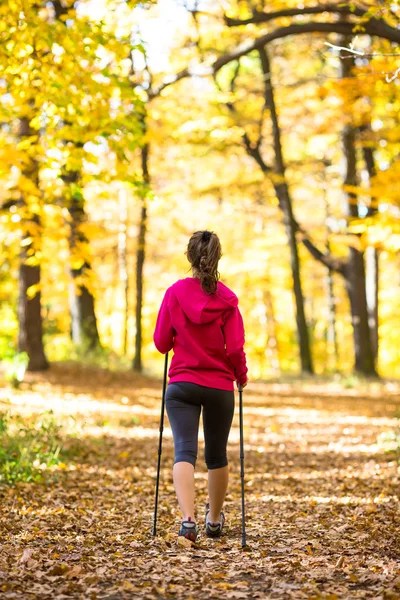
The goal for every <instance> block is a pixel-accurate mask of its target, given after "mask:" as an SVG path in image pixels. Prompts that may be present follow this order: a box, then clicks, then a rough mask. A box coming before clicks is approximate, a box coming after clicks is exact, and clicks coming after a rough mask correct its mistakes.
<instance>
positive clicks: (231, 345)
mask: <svg viewBox="0 0 400 600" xmlns="http://www.w3.org/2000/svg"><path fill="white" fill-rule="evenodd" d="M223 332H224V338H225V351H226V355H227V357H228V360H229V362H230V363H231V365H232V367H233V371H234V373H235V377H236V381H238V382H239V383H240V384H244V383H246V381H247V365H246V354H245V353H244V350H243V346H244V342H245V339H244V326H243V319H242V315H241V314H240V310H239V308H238V307H235V308H233V309H232V310H231V311H230V312H229V314H228V317H227V318H226V320H225V324H224V326H223Z"/></svg>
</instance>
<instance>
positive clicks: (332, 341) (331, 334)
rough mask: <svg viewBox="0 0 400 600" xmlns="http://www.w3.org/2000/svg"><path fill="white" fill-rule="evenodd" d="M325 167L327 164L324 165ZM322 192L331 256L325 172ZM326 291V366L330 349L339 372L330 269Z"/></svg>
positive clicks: (332, 284)
mask: <svg viewBox="0 0 400 600" xmlns="http://www.w3.org/2000/svg"><path fill="white" fill-rule="evenodd" d="M325 166H327V164H326V165H325ZM323 191H324V203H325V222H326V249H327V251H328V253H329V254H331V244H330V239H329V234H330V232H329V226H328V223H329V218H330V216H331V213H330V209H329V201H328V194H327V182H326V176H325V171H324V175H323ZM326 289H327V296H328V328H327V347H328V351H327V355H328V359H327V366H328V367H330V366H331V365H330V362H331V361H330V355H331V352H330V351H331V349H333V361H332V362H333V370H334V371H335V372H338V370H339V345H338V339H337V331H336V300H335V286H334V280H333V272H332V270H331V269H328V273H327V275H326Z"/></svg>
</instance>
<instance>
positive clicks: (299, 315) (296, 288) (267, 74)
mask: <svg viewBox="0 0 400 600" xmlns="http://www.w3.org/2000/svg"><path fill="white" fill-rule="evenodd" d="M259 54H260V59H261V66H262V71H263V75H264V86H265V87H264V90H265V91H264V98H265V104H266V107H267V108H268V109H269V111H270V116H271V121H272V131H273V144H274V152H275V169H274V170H275V173H276V175H277V176H278V177H277V178H276V179H279V180H280V181H281V182H280V183H277V182H276V179H275V178H274V181H273V184H274V187H275V192H276V195H277V197H278V202H279V206H280V208H281V210H282V212H283V218H284V224H285V228H286V235H287V238H288V242H289V249H290V263H291V268H292V278H293V293H294V298H295V306H296V325H297V334H298V340H299V347H300V360H301V370H302V372H306V373H313V365H312V358H311V351H310V340H309V333H308V328H307V321H306V316H305V310H304V298H303V291H302V285H301V275H300V261H299V254H298V248H297V241H296V235H295V232H296V225H295V222H294V218H293V208H292V199H291V197H290V192H289V188H288V186H287V183H286V179H285V178H286V167H285V163H284V159H283V153H282V143H281V133H280V128H279V122H278V114H277V111H276V105H275V98H274V91H273V87H272V82H271V66H270V60H269V56H268V53H267V50H266V48H262V49H260V50H259Z"/></svg>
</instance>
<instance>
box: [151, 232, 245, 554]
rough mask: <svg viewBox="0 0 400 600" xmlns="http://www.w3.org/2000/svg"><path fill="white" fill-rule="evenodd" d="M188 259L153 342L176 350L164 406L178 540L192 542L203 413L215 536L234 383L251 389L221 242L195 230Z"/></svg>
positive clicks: (210, 527)
mask: <svg viewBox="0 0 400 600" xmlns="http://www.w3.org/2000/svg"><path fill="white" fill-rule="evenodd" d="M186 256H187V258H188V260H189V262H190V264H191V266H192V277H187V278H185V279H180V280H179V281H177V282H176V283H174V285H172V286H171V287H170V288H168V289H167V291H166V293H165V296H164V299H163V302H162V304H161V308H160V311H159V314H158V318H157V324H156V328H155V332H154V343H155V345H156V347H157V349H158V350H159V351H160V352H162V353H163V354H165V353H166V352H168V351H169V350H171V349H172V348H173V350H174V356H173V359H172V362H171V366H170V369H169V378H170V379H169V385H168V388H167V392H166V397H165V403H166V408H167V414H168V418H169V422H170V424H171V428H172V433H173V436H174V448H175V461H174V468H173V479H174V485H175V490H176V494H177V497H178V502H179V506H180V509H181V512H182V516H183V521H182V525H181V528H180V531H179V536H183V537H185V538H187V539H189V540H190V541H191V542H192V543H195V542H196V538H197V535H198V528H197V526H196V522H195V520H194V499H195V491H194V468H195V465H196V459H197V440H198V429H199V419H200V412H201V408H202V407H203V425H204V440H205V461H206V464H207V468H208V494H209V503H208V504H207V506H206V533H207V536H209V537H218V536H220V535H221V532H222V528H223V526H224V521H225V517H224V513H223V512H222V506H223V503H224V500H225V495H226V490H227V487H228V473H229V471H228V460H227V455H226V446H227V442H228V436H229V431H230V428H231V424H232V418H233V412H234V385H233V383H234V381H236V382H237V385H238V387H241V388H243V387H245V386H246V383H247V366H246V355H245V353H244V351H243V346H244V328H243V320H242V316H241V314H240V311H239V308H238V299H237V297H236V296H235V294H234V293H233V292H232V291H231V290H230V289H229V288H227V287H226V286H225V285H224V284H223V283H221V282H220V281H219V273H218V261H219V259H220V258H221V244H220V241H219V239H218V236H217V235H216V234H215V233H212V232H210V231H196V233H194V234H193V235H192V237H191V238H190V240H189V244H188V247H187V251H186ZM178 541H179V538H178Z"/></svg>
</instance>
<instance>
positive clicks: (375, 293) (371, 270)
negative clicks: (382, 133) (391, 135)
mask: <svg viewBox="0 0 400 600" xmlns="http://www.w3.org/2000/svg"><path fill="white" fill-rule="evenodd" d="M369 129H370V126H369V125H368V126H365V127H362V128H360V133H361V134H363V133H365V132H366V131H367V130H369ZM362 151H363V158H364V164H365V167H366V170H367V173H368V179H369V181H370V182H371V179H372V178H373V177H375V175H376V165H375V159H374V151H373V148H371V147H370V146H367V145H365V144H363V147H362ZM376 213H377V208H376V206H369V208H368V213H367V216H368V217H372V216H373V215H375V214H376ZM365 261H366V263H365V266H366V292H367V306H368V323H369V328H370V332H371V344H372V352H373V356H374V361H375V364H377V362H378V353H379V250H378V248H375V247H374V246H370V247H369V248H367V250H366V252H365Z"/></svg>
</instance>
